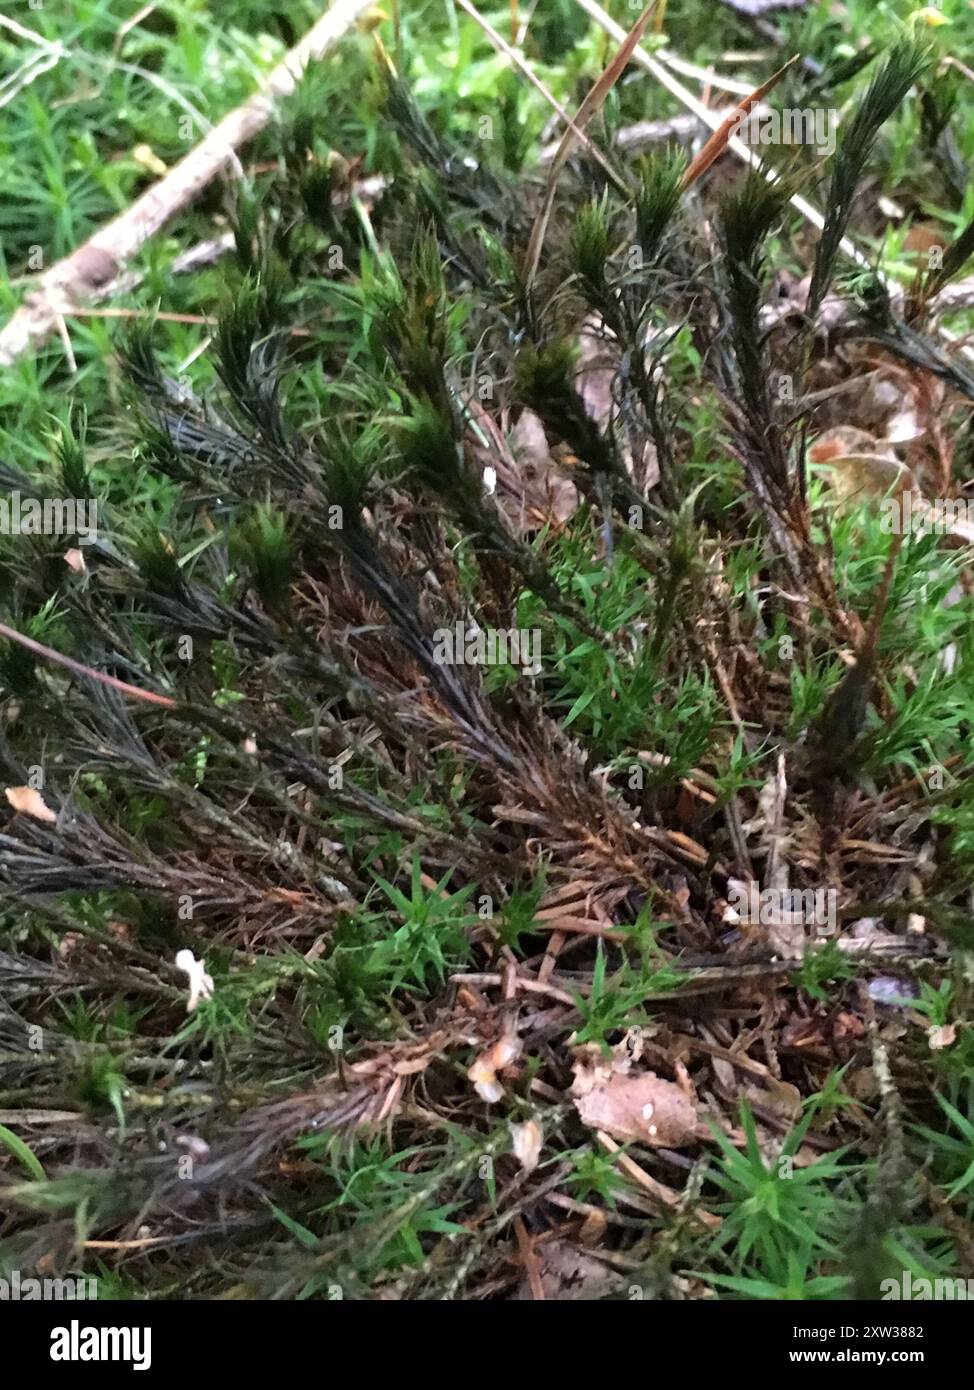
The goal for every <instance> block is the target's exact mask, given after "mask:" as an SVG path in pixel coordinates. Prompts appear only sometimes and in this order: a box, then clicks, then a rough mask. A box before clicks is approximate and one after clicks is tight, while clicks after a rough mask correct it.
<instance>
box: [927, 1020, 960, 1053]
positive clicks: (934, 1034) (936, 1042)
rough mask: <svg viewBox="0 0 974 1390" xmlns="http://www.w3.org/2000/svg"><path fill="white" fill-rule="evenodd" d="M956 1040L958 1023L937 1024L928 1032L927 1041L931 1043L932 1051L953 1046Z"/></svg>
mask: <svg viewBox="0 0 974 1390" xmlns="http://www.w3.org/2000/svg"><path fill="white" fill-rule="evenodd" d="M956 1041H957V1024H956V1023H940V1024H936V1025H935V1026H934V1027H933V1028H931V1029H930V1030H929V1032H928V1033H927V1042H928V1043H929V1044H930V1050H931V1052H939V1051H940V1050H941V1048H944V1047H951V1046H952V1045H953V1044H954V1043H955V1042H956Z"/></svg>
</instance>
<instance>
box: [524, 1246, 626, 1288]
mask: <svg viewBox="0 0 974 1390" xmlns="http://www.w3.org/2000/svg"><path fill="white" fill-rule="evenodd" d="M538 1254H539V1256H540V1257H541V1262H542V1263H541V1281H542V1286H543V1290H544V1296H545V1298H547V1299H552V1300H554V1301H556V1302H561V1303H564V1302H571V1301H574V1300H576V1299H584V1300H585V1301H586V1302H595V1301H598V1300H600V1299H604V1298H608V1297H610V1296H611V1295H612V1294H618V1293H620V1292H621V1291H622V1290H623V1289H624V1288H625V1286H626V1280H625V1278H624V1276H623V1275H621V1274H619V1273H618V1272H617V1271H616V1270H614V1269H613V1268H612V1267H611V1266H610V1265H608V1264H606V1263H604V1261H602V1260H600V1259H598V1258H597V1257H596V1256H595V1255H593V1254H591V1253H590V1252H589V1251H588V1250H582V1249H580V1248H579V1247H578V1246H577V1245H572V1244H571V1243H570V1242H569V1241H567V1240H552V1241H550V1242H549V1243H548V1244H547V1245H545V1246H543V1247H541V1248H540V1249H539V1250H538ZM531 1297H532V1293H531V1287H530V1281H529V1280H528V1278H527V1277H525V1278H524V1279H523V1280H522V1282H521V1285H520V1286H519V1288H518V1289H517V1291H516V1292H515V1293H514V1294H513V1295H512V1298H513V1299H514V1300H515V1301H521V1300H524V1299H530V1298H531Z"/></svg>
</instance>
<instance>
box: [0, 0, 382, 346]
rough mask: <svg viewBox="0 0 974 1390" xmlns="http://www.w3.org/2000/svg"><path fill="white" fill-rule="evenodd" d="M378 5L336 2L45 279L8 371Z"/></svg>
mask: <svg viewBox="0 0 974 1390" xmlns="http://www.w3.org/2000/svg"><path fill="white" fill-rule="evenodd" d="M370 4H371V0H334V3H333V4H332V5H331V6H330V7H329V9H328V10H326V12H325V13H324V14H323V15H322V16H321V18H320V19H319V20H318V21H317V23H316V24H314V25H313V26H312V28H311V29H309V30H308V32H307V33H306V34H305V36H304V38H303V39H301V41H300V42H299V43H298V44H296V45H295V46H294V48H292V49H291V51H290V52H289V53H288V54H287V56H286V57H285V58H284V59H283V60H282V61H281V62H280V63H278V65H277V67H276V68H274V70H273V71H272V72H271V74H270V76H269V77H268V78H267V81H266V82H265V83H264V85H263V86H262V87H261V88H260V89H259V90H258V91H256V92H255V93H254V94H253V96H251V97H250V98H249V99H248V100H247V101H245V102H244V103H243V105H241V106H238V107H237V108H236V109H235V110H233V111H231V112H230V113H229V114H228V115H226V116H224V118H223V120H222V121H221V122H220V123H219V125H217V126H216V127H214V129H213V130H211V131H210V132H209V134H208V135H206V136H205V137H204V139H203V140H201V141H200V143H199V144H198V145H197V146H196V147H195V149H193V150H191V151H190V153H189V154H188V155H186V156H185V158H184V159H181V160H180V161H179V163H178V164H176V165H174V166H173V168H172V169H170V170H169V172H168V173H167V174H166V175H164V177H163V178H161V179H160V180H159V182H158V183H156V184H154V185H153V186H152V188H150V189H148V190H147V191H146V192H145V193H143V195H142V196H141V198H138V199H136V201H135V202H134V203H133V204H132V206H131V207H129V208H126V210H125V212H123V213H120V214H119V216H118V217H116V218H115V219H114V220H113V221H112V222H110V223H109V224H108V226H107V227H103V228H102V229H101V230H100V231H98V232H96V233H95V234H94V236H92V237H91V238H90V239H89V240H88V241H86V242H85V243H84V245H83V246H80V247H78V248H77V249H76V250H75V251H73V252H72V253H71V255H70V256H67V257H65V258H64V259H63V260H61V261H58V263H57V264H56V265H54V266H52V267H51V269H50V270H48V271H46V272H45V273H44V274H43V275H42V276H40V277H39V278H38V290H37V292H36V293H33V294H30V295H28V296H27V297H26V298H25V301H24V303H23V304H22V305H21V306H20V308H19V309H17V311H16V312H15V313H14V314H13V316H12V317H11V318H10V319H9V320H8V322H7V323H6V324H5V325H4V328H3V329H2V331H0V366H10V365H11V364H12V363H13V362H14V361H16V359H17V358H18V357H19V356H20V355H21V354H22V353H23V352H26V351H27V349H28V348H30V347H31V346H35V347H36V346H39V345H40V344H41V343H43V342H46V340H47V339H48V338H49V337H50V335H51V333H53V332H54V331H55V329H56V328H57V326H58V321H59V319H63V317H64V315H65V314H67V313H69V312H70V311H71V310H72V309H73V308H75V307H76V306H77V305H78V304H79V303H81V302H83V301H84V300H86V299H88V298H90V297H91V296H92V295H95V294H97V293H98V291H99V290H100V289H103V288H104V286H105V285H106V284H108V283H109V282H110V281H111V280H113V279H115V277H116V276H117V275H118V272H119V270H120V269H121V267H122V266H123V265H124V264H125V262H126V261H128V260H129V259H130V258H131V257H132V256H133V255H134V254H135V252H136V251H138V249H139V247H140V246H142V245H143V243H144V242H146V241H148V240H149V238H150V237H152V236H154V235H155V233H156V232H157V231H159V229H160V228H161V227H163V226H164V225H165V224H166V222H168V221H169V219H170V218H171V217H173V216H174V215H175V214H176V213H177V212H179V211H181V210H182V209H183V208H184V207H186V206H187V204H189V203H191V202H192V201H193V199H194V198H196V197H197V196H198V195H199V194H200V193H201V192H202V191H203V189H204V188H205V187H206V186H207V185H208V184H209V183H211V182H212V180H213V179H214V178H215V177H216V176H217V174H219V173H220V172H221V171H222V170H223V169H225V168H226V167H227V166H228V165H232V164H233V163H234V161H235V160H236V158H237V154H236V151H237V149H238V148H239V147H240V146H241V145H244V144H246V143H247V141H249V140H251V139H253V137H254V136H255V135H256V134H258V132H259V131H261V130H262V129H263V128H264V126H265V125H266V124H267V122H268V121H269V120H270V118H271V115H272V113H273V111H274V107H275V103H276V101H277V100H278V98H280V97H282V96H288V95H289V94H290V93H291V92H293V91H294V90H295V88H296V87H297V85H298V80H299V78H300V76H301V73H302V72H303V71H304V69H305V68H306V67H307V66H308V64H309V63H311V62H314V61H316V60H319V59H321V58H324V57H326V56H327V55H328V54H329V53H330V52H331V51H332V49H334V48H335V46H336V45H337V44H338V43H339V42H340V41H341V39H342V38H344V36H345V35H346V34H347V33H348V31H349V29H351V28H352V26H353V25H354V24H355V23H356V21H357V20H358V19H359V18H361V16H362V15H364V13H365V11H366V10H367V9H368V8H369V6H370Z"/></svg>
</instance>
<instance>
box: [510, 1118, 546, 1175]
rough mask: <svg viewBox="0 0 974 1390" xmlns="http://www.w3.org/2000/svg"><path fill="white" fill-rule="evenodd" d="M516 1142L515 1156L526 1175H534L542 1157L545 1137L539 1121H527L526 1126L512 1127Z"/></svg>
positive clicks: (512, 1134)
mask: <svg viewBox="0 0 974 1390" xmlns="http://www.w3.org/2000/svg"><path fill="white" fill-rule="evenodd" d="M511 1137H512V1139H513V1140H514V1155H515V1157H516V1158H517V1160H518V1162H519V1163H520V1165H521V1167H522V1168H523V1169H524V1171H525V1173H533V1172H534V1170H535V1168H537V1166H538V1159H539V1158H540V1157H541V1145H542V1142H543V1140H544V1135H543V1134H542V1132H541V1126H540V1125H539V1124H538V1122H537V1120H525V1122H524V1124H521V1125H511Z"/></svg>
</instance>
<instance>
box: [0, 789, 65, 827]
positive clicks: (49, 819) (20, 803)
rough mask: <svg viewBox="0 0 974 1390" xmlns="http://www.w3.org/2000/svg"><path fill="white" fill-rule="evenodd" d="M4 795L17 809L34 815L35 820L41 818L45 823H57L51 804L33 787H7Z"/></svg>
mask: <svg viewBox="0 0 974 1390" xmlns="http://www.w3.org/2000/svg"><path fill="white" fill-rule="evenodd" d="M4 795H5V796H6V798H7V800H8V801H9V802H10V805H11V806H12V807H13V808H14V810H15V811H20V812H21V813H22V814H23V815H25V816H33V818H34V820H41V821H43V822H44V824H45V825H56V824H57V816H56V814H55V813H54V812H53V811H52V810H51V808H50V806H47V805H45V803H44V798H43V797H42V796H41V794H40V792H39V791H35V790H34V788H33V787H7V788H5V790H4Z"/></svg>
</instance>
